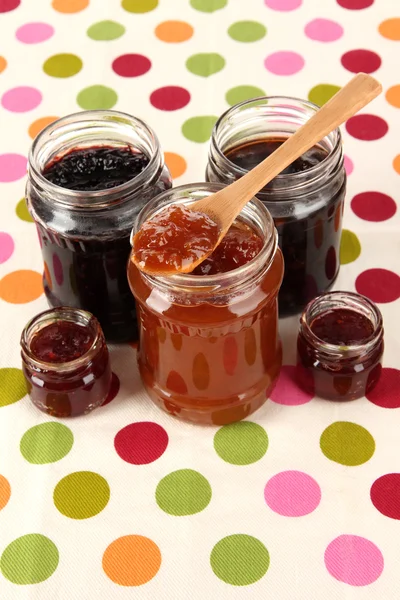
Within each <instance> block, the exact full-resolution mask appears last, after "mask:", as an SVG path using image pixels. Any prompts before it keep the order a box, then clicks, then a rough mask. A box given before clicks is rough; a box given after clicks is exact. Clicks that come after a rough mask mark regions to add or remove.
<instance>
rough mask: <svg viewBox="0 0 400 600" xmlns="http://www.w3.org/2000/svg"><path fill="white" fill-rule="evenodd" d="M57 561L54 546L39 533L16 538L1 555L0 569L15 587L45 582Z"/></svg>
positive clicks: (56, 552) (55, 566) (51, 573)
mask: <svg viewBox="0 0 400 600" xmlns="http://www.w3.org/2000/svg"><path fill="white" fill-rule="evenodd" d="M58 560H59V555H58V550H57V547H56V545H55V544H54V543H53V542H52V541H51V540H50V539H49V538H48V537H46V536H44V535H41V534H40V533H29V534H28V535H23V536H22V537H19V538H17V539H16V540H14V541H13V542H11V544H9V545H8V546H7V548H6V549H5V550H4V552H3V554H2V555H1V560H0V567H1V572H2V573H3V575H4V577H5V578H6V579H8V580H9V581H11V582H12V583H16V584H17V585H28V584H31V583H40V582H42V581H45V580H46V579H48V578H49V577H51V575H53V573H54V571H55V570H56V569H57V565H58Z"/></svg>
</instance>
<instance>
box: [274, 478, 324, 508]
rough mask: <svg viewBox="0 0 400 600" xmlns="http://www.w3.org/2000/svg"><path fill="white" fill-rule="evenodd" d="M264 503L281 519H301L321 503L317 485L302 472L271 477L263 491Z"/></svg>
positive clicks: (319, 490)
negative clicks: (280, 516) (281, 517)
mask: <svg viewBox="0 0 400 600" xmlns="http://www.w3.org/2000/svg"><path fill="white" fill-rule="evenodd" d="M264 498H265V502H266V503H267V504H268V506H269V507H270V509H271V510H273V511H274V512H276V513H278V514H279V515H282V516H283V517H303V516H304V515H308V514H309V513H311V512H313V510H315V509H316V508H317V506H318V504H319V503H320V501H321V489H320V487H319V485H318V483H317V482H316V481H315V479H313V478H312V477H311V476H310V475H307V473H303V472H302V471H282V472H281V473H278V474H277V475H274V476H273V477H271V479H270V480H269V481H268V483H267V485H266V486H265V489H264Z"/></svg>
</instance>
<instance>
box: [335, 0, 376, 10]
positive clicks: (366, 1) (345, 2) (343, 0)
mask: <svg viewBox="0 0 400 600" xmlns="http://www.w3.org/2000/svg"><path fill="white" fill-rule="evenodd" d="M336 2H337V3H338V4H339V6H341V7H342V8H348V9H349V10H362V9H363V8H368V7H369V6H372V5H373V3H374V0H336Z"/></svg>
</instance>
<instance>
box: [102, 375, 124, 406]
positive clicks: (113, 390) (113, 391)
mask: <svg viewBox="0 0 400 600" xmlns="http://www.w3.org/2000/svg"><path fill="white" fill-rule="evenodd" d="M119 387H120V383H119V379H118V377H117V375H116V374H115V373H113V374H112V376H111V385H110V390H109V392H108V396H107V398H106V399H105V400H104V402H103V404H102V406H105V405H106V404H110V402H112V401H113V400H114V398H115V397H116V395H117V394H118V392H119Z"/></svg>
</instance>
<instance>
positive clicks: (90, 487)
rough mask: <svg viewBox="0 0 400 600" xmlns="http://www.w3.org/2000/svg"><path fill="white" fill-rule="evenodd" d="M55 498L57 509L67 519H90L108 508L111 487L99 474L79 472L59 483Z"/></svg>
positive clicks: (55, 490)
mask: <svg viewBox="0 0 400 600" xmlns="http://www.w3.org/2000/svg"><path fill="white" fill-rule="evenodd" d="M53 498H54V504H55V505H56V508H57V509H58V510H59V511H60V513H62V514H63V515H65V516H66V517H69V518H70V519H88V518H89V517H94V516H95V515H97V514H98V513H99V512H101V511H102V510H103V509H104V508H105V507H106V506H107V503H108V501H109V499H110V487H109V485H108V483H107V481H106V480H105V479H104V477H102V476H101V475H98V474H97V473H92V472H91V471H77V472H75V473H71V474H70V475H67V476H66V477H64V478H63V479H61V481H59V482H58V483H57V485H56V487H55V489H54V495H53Z"/></svg>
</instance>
